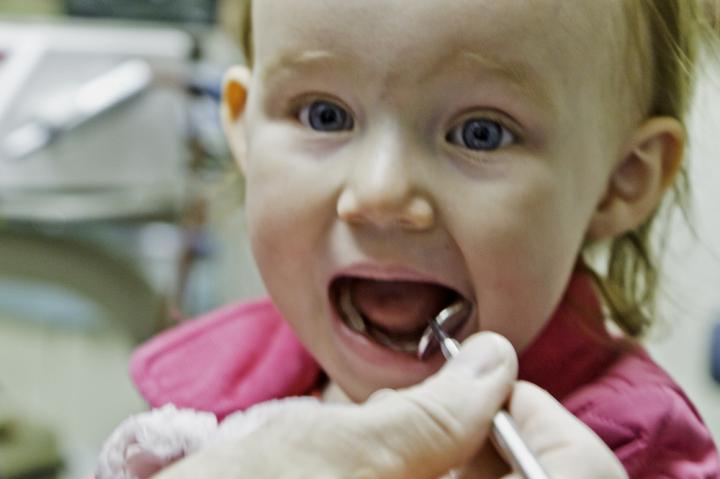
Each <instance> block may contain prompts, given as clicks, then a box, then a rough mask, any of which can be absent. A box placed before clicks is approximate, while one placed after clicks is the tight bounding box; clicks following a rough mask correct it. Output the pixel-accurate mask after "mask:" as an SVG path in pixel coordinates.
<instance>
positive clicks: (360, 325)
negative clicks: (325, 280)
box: [329, 276, 465, 356]
mask: <svg viewBox="0 0 720 479" xmlns="http://www.w3.org/2000/svg"><path fill="white" fill-rule="evenodd" d="M329 294H330V300H331V302H332V304H333V307H334V308H335V311H336V313H337V314H338V316H339V317H340V319H341V320H342V321H343V322H344V323H345V324H346V325H347V326H348V327H349V328H350V329H351V330H352V331H354V332H355V333H357V334H361V335H364V336H366V337H367V338H369V339H371V340H372V341H374V342H376V343H378V344H380V345H382V346H384V347H386V348H388V349H391V350H393V351H399V352H402V353H406V354H409V355H413V356H417V354H418V345H419V343H420V341H421V339H422V338H423V334H424V333H425V332H426V331H427V329H428V320H429V319H431V318H434V317H435V316H436V315H437V314H438V313H439V312H440V311H442V310H443V309H444V308H446V307H447V306H449V305H451V304H453V303H455V302H457V301H458V300H464V299H465V298H463V296H462V295H461V294H460V293H458V292H457V291H455V290H453V289H451V288H448V287H445V286H443V285H440V284H437V283H430V282H421V281H388V280H376V279H369V278H361V277H353V276H340V277H338V278H336V279H334V280H333V281H332V283H331V284H330V291H329ZM454 332H455V331H449V333H450V334H453V333H454Z"/></svg>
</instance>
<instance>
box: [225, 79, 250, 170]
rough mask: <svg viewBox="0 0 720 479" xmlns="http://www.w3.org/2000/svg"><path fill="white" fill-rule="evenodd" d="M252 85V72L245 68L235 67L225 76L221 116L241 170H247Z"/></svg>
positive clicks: (226, 135)
mask: <svg viewBox="0 0 720 479" xmlns="http://www.w3.org/2000/svg"><path fill="white" fill-rule="evenodd" d="M249 84H250V70H249V69H248V68H247V67H244V66H234V67H232V68H231V69H230V70H228V72H227V73H226V74H225V79H224V80H223V97H222V107H221V116H222V124H223V130H224V131H225V137H226V138H227V141H228V143H229V144H230V149H231V150H232V153H233V156H234V157H235V160H236V161H237V162H238V164H239V165H240V169H241V170H242V171H243V172H244V171H245V170H246V162H247V139H246V135H245V124H244V116H245V107H246V104H247V98H248V86H249Z"/></svg>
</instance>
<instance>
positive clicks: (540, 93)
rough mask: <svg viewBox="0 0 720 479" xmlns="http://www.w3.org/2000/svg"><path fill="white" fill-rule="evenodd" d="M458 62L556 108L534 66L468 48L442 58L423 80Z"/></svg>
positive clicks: (542, 103)
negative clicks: (490, 55) (492, 56)
mask: <svg viewBox="0 0 720 479" xmlns="http://www.w3.org/2000/svg"><path fill="white" fill-rule="evenodd" d="M458 64H467V65H469V66H470V68H471V69H473V70H476V71H478V72H479V73H480V74H482V75H490V76H493V77H497V78H499V79H501V80H503V81H505V82H507V83H509V84H511V85H512V86H513V87H515V88H517V89H518V90H519V91H520V92H521V93H522V94H523V95H524V96H526V97H528V98H530V99H532V100H535V101H536V102H538V103H539V104H540V105H542V106H546V107H549V108H554V102H553V101H552V99H551V97H550V94H549V93H550V92H549V90H548V89H547V88H546V87H545V82H544V81H543V80H542V79H541V78H540V75H539V74H538V73H537V72H536V71H535V69H533V68H532V66H530V65H529V64H527V63H521V62H501V61H498V60H495V59H493V58H491V57H488V56H486V55H483V54H480V53H478V52H475V51H471V50H467V49H463V50H459V51H458V52H456V53H453V54H452V55H450V56H448V57H446V58H443V59H441V60H440V61H439V62H437V63H436V64H435V65H434V66H433V67H432V68H430V69H429V70H428V71H427V72H426V73H425V74H424V75H423V77H422V80H427V79H430V78H433V77H436V76H439V75H441V74H442V72H443V71H445V70H447V69H448V68H451V67H452V66H453V65H458Z"/></svg>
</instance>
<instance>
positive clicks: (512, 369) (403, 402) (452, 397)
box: [363, 333, 517, 478]
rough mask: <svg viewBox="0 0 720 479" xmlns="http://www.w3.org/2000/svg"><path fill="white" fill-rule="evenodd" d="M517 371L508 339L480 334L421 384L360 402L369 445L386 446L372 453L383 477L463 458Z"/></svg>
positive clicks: (439, 467) (477, 442)
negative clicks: (380, 452)
mask: <svg viewBox="0 0 720 479" xmlns="http://www.w3.org/2000/svg"><path fill="white" fill-rule="evenodd" d="M516 376H517V356H516V354H515V350H514V349H513V347H512V345H511V344H510V342H508V341H507V340H506V339H505V338H503V337H502V336H499V335H497V334H494V333H480V334H476V335H474V336H472V337H471V338H469V339H467V340H466V341H465V342H464V343H463V347H462V349H461V351H460V354H459V355H458V356H457V357H456V358H453V359H452V360H450V361H449V362H448V363H447V364H446V365H445V367H443V368H442V369H441V370H440V371H439V372H438V373H437V374H435V375H434V376H431V377H430V378H428V379H427V380H426V381H424V382H423V383H421V384H419V385H417V386H414V387H412V388H409V389H405V390H400V391H382V392H381V393H379V394H376V395H374V396H373V397H372V398H371V399H370V400H369V401H368V402H367V403H366V404H365V405H364V406H363V409H364V413H365V422H364V424H365V430H364V433H365V434H368V435H370V437H369V439H371V440H370V441H367V442H368V443H369V444H376V445H377V444H382V445H384V446H385V447H384V448H382V450H383V453H382V454H377V453H376V454H375V456H376V460H378V461H381V464H377V465H376V467H377V469H378V470H382V471H384V473H383V475H382V477H388V478H390V477H414V478H437V477H439V476H441V475H442V474H444V473H446V472H447V471H449V470H450V469H452V468H454V467H457V466H459V465H462V464H464V463H466V462H468V461H469V460H470V459H471V458H472V457H473V456H474V455H475V454H476V453H477V451H478V450H479V449H480V447H481V446H482V444H483V442H484V441H485V439H486V438H487V435H488V432H489V429H490V425H491V421H492V417H493V416H494V414H495V413H496V412H497V411H498V410H499V409H500V408H501V406H502V404H503V403H504V402H505V400H506V399H507V397H508V395H509V393H510V391H511V389H512V385H513V382H514V381H515V378H516ZM375 451H378V449H375Z"/></svg>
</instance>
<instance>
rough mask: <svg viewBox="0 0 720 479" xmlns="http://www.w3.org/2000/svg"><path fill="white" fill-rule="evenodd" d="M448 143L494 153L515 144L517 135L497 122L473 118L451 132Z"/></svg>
mask: <svg viewBox="0 0 720 479" xmlns="http://www.w3.org/2000/svg"><path fill="white" fill-rule="evenodd" d="M447 141H449V142H450V143H453V144H455V145H460V146H464V147H465V148H468V149H470V150H476V151H493V150H497V149H499V148H502V147H504V146H507V145H509V144H510V143H512V142H514V141H515V135H514V134H513V133H512V132H510V131H509V130H508V129H507V128H505V127H504V126H503V125H502V124H500V123H499V122H497V121H494V120H490V119H487V118H472V119H470V120H467V121H466V122H465V123H463V124H461V125H458V126H456V127H455V128H453V129H452V130H450V132H449V133H448V135H447Z"/></svg>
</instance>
